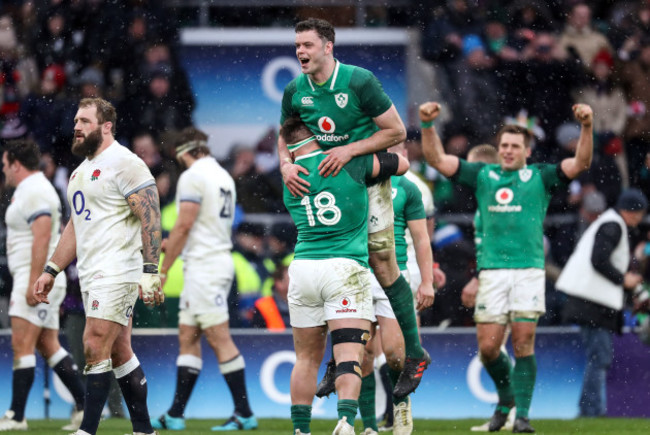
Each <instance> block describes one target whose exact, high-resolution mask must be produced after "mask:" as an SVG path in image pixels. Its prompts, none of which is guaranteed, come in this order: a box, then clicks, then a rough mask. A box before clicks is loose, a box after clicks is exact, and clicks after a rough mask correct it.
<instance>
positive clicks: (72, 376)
mask: <svg viewBox="0 0 650 435" xmlns="http://www.w3.org/2000/svg"><path fill="white" fill-rule="evenodd" d="M58 323H59V322H58V317H57V319H56V324H57V325H58ZM36 348H37V349H38V352H39V353H40V354H41V355H42V356H43V358H44V359H45V360H46V361H47V365H48V366H50V367H51V368H52V370H54V373H56V375H57V376H58V377H59V379H61V382H62V383H63V385H65V387H66V388H67V389H68V391H70V394H71V395H72V398H73V399H74V402H75V410H74V412H73V413H72V416H71V419H70V420H71V421H70V424H68V425H66V426H64V427H63V428H62V429H63V430H77V429H79V426H80V425H81V420H82V419H83V409H84V397H85V391H84V387H83V383H82V381H81V375H80V374H79V369H78V367H77V364H76V363H75V362H74V360H73V359H72V356H70V354H69V353H68V352H67V351H66V350H65V349H64V348H63V347H62V346H61V343H59V330H58V329H50V328H43V329H42V330H41V334H40V336H39V338H38V341H37V343H36Z"/></svg>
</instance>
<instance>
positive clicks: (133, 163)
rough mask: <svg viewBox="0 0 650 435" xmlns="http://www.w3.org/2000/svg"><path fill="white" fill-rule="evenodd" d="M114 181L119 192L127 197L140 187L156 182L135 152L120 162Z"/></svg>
mask: <svg viewBox="0 0 650 435" xmlns="http://www.w3.org/2000/svg"><path fill="white" fill-rule="evenodd" d="M120 163H121V164H120V167H119V169H118V171H117V174H116V175H117V176H116V183H117V188H118V190H119V192H120V193H121V194H122V195H123V196H124V197H125V198H128V197H129V196H130V195H132V194H134V193H135V192H137V191H138V190H140V189H143V188H145V187H148V186H152V185H155V184H156V181H155V180H154V178H153V176H152V175H151V171H150V170H149V168H148V167H147V165H146V164H145V163H144V162H143V161H142V160H141V159H140V158H139V157H137V156H136V155H135V154H134V155H133V156H128V157H127V158H125V159H123V160H122V161H121V162H120Z"/></svg>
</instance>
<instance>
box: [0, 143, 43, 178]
mask: <svg viewBox="0 0 650 435" xmlns="http://www.w3.org/2000/svg"><path fill="white" fill-rule="evenodd" d="M4 150H5V152H6V153H7V161H8V162H9V164H11V163H14V162H16V161H17V162H19V163H20V164H21V165H23V166H24V167H25V169H27V170H28V171H36V170H37V169H38V168H39V166H40V164H41V150H40V149H39V148H38V145H37V144H36V142H34V141H33V140H31V139H17V140H11V141H9V142H7V143H6V144H5V146H4Z"/></svg>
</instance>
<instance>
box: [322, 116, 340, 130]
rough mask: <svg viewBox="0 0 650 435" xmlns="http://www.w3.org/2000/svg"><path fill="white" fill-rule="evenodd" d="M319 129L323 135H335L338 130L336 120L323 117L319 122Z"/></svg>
mask: <svg viewBox="0 0 650 435" xmlns="http://www.w3.org/2000/svg"><path fill="white" fill-rule="evenodd" d="M318 128H320V131H322V132H323V133H334V131H335V130H336V124H334V120H333V119H332V118H330V117H329V116H322V117H321V118H320V119H319V120H318Z"/></svg>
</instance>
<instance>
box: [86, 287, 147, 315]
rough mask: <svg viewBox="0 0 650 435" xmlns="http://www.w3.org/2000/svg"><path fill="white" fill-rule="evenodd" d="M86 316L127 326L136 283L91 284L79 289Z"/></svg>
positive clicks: (136, 293)
mask: <svg viewBox="0 0 650 435" xmlns="http://www.w3.org/2000/svg"><path fill="white" fill-rule="evenodd" d="M81 297H82V299H83V302H84V310H85V311H86V317H93V318H96V319H102V320H109V321H111V322H115V323H119V324H120V325H123V326H127V325H128V324H129V320H130V319H131V317H133V307H134V306H135V301H136V300H137V299H138V283H137V282H129V283H122V284H105V285H91V286H89V287H88V288H87V289H82V290H81Z"/></svg>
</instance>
